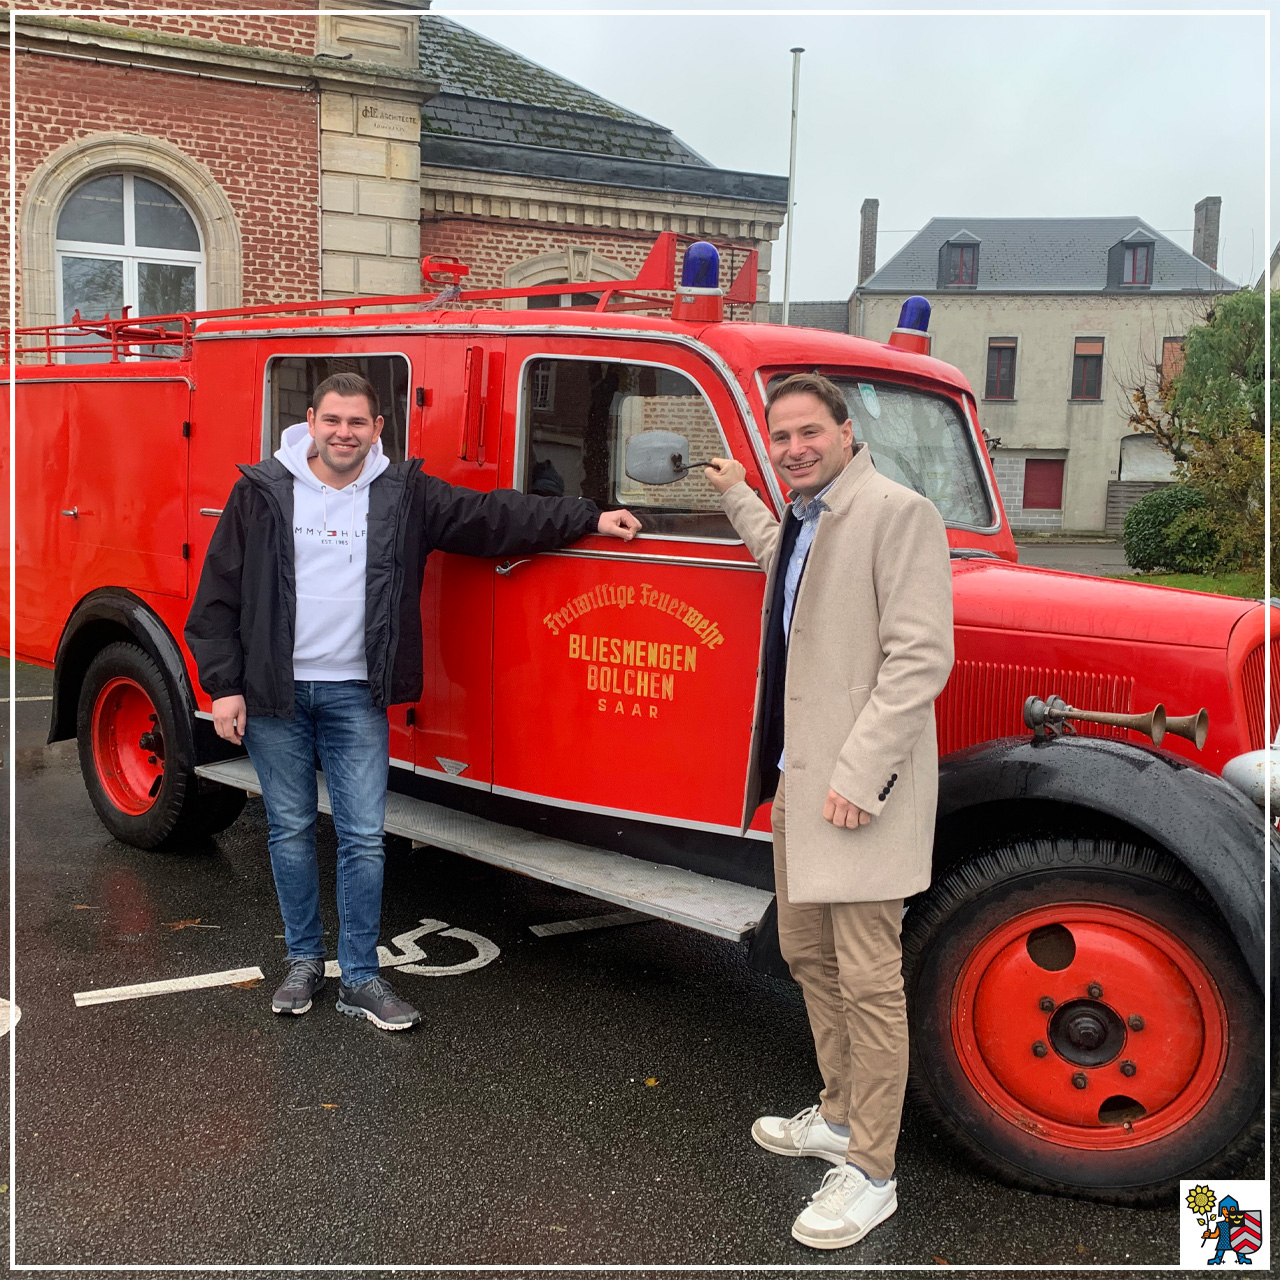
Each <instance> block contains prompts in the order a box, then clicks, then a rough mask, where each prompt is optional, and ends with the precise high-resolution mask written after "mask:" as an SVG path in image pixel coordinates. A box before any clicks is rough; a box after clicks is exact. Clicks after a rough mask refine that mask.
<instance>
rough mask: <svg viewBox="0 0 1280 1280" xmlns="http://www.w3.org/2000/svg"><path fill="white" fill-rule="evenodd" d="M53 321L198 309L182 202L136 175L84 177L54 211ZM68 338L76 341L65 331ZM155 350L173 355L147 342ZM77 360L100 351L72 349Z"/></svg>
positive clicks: (200, 268) (197, 271)
mask: <svg viewBox="0 0 1280 1280" xmlns="http://www.w3.org/2000/svg"><path fill="white" fill-rule="evenodd" d="M54 254H55V258H56V263H57V273H58V286H57V299H58V323H59V324H69V323H71V320H72V318H73V317H74V315H75V314H76V312H77V311H79V313H80V315H81V316H82V317H83V318H84V319H86V320H89V319H92V320H101V319H103V318H105V317H112V318H116V317H119V316H120V315H122V314H123V310H124V308H125V307H128V308H129V311H130V313H131V314H132V315H135V316H163V315H173V314H176V313H180V312H186V311H197V310H199V309H200V307H201V306H203V304H204V254H203V251H202V246H201V243H200V232H199V230H198V229H197V227H196V224H195V221H194V220H193V219H192V217H191V214H190V213H188V212H187V209H186V206H185V205H183V203H182V202H181V201H180V200H179V199H178V198H177V196H175V195H173V194H172V193H171V192H169V191H167V190H166V189H165V188H164V187H162V186H160V185H159V184H158V183H155V182H152V181H151V180H150V179H148V178H144V177H142V176H141V175H139V174H132V173H109V174H100V175H99V176H97V177H94V178H90V179H89V180H88V181H87V182H82V183H81V184H80V185H79V186H78V187H76V188H75V189H74V190H73V191H72V192H71V194H70V195H69V196H68V197H67V199H66V201H65V202H64V203H63V205H62V208H61V210H60V211H59V213H58V225H57V232H56V239H55V241H54ZM66 341H67V342H69V343H73V342H76V341H78V339H77V338H75V337H68V338H67V339H66ZM150 352H151V353H154V354H167V355H172V354H175V352H174V351H171V350H168V349H155V348H151V349H150ZM66 358H67V360H68V361H70V362H72V363H77V362H79V361H83V360H86V359H89V360H95V361H96V360H100V359H101V358H102V356H101V353H97V354H88V353H86V354H82V355H79V356H77V355H76V354H70V355H68V356H67V357H66Z"/></svg>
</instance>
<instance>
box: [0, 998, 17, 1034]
mask: <svg viewBox="0 0 1280 1280" xmlns="http://www.w3.org/2000/svg"><path fill="white" fill-rule="evenodd" d="M20 1017H22V1010H21V1009H19V1008H18V1006H17V1005H16V1004H10V1003H9V1002H8V1001H7V1000H0V1024H2V1025H0V1036H2V1035H4V1034H5V1032H7V1031H9V1030H11V1029H12V1028H13V1027H16V1026H17V1025H18V1019H19V1018H20Z"/></svg>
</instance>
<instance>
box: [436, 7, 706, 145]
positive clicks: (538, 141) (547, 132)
mask: <svg viewBox="0 0 1280 1280" xmlns="http://www.w3.org/2000/svg"><path fill="white" fill-rule="evenodd" d="M418 32H419V35H418V52H419V59H418V64H419V69H420V70H422V71H423V72H425V73H426V74H428V75H430V76H431V77H432V78H433V79H435V80H437V81H438V82H439V84H440V93H439V95H438V96H437V97H435V98H433V99H432V100H431V101H430V102H428V103H427V104H426V106H425V107H424V108H423V111H422V129H423V135H424V137H427V136H430V135H435V136H444V137H450V138H456V139H467V140H471V141H477V142H497V143H511V144H517V145H522V146H533V147H553V148H556V149H559V150H566V151H582V152H589V153H592V154H595V155H612V156H618V157H621V158H625V159H630V160H650V161H658V162H661V163H665V164H684V165H693V166H698V167H701V168H711V167H712V166H711V165H710V164H709V162H708V161H707V160H705V159H704V158H703V157H702V156H700V155H699V154H698V153H697V152H696V151H694V150H693V148H692V147H690V146H688V145H686V144H685V143H683V142H681V141H680V139H679V138H677V137H676V136H675V134H673V133H672V132H671V130H670V129H668V128H666V127H664V126H663V125H660V124H656V123H655V122H654V121H652V120H647V119H645V117H644V116H641V115H637V114H636V113H635V112H634V111H628V110H627V109H626V108H625V107H620V106H618V105H617V103H614V102H610V101H609V100H608V99H607V98H602V97H600V95H599V94H596V93H592V92H591V90H590V89H585V88H583V87H582V86H581V85H579V84H575V83H574V82H573V81H572V80H568V79H566V78H565V77H564V76H559V75H556V73H555V72H554V71H548V70H547V69H546V68H545V67H541V66H539V65H538V64H537V63H536V62H531V61H530V60H529V59H528V58H525V57H523V56H521V55H520V54H518V53H515V52H514V51H513V50H511V49H508V48H506V47H505V46H503V45H501V44H498V43H497V41H495V40H490V39H488V38H487V37H486V36H482V35H480V34H478V33H477V32H475V31H472V30H470V29H469V28H467V27H464V26H461V25H460V24H458V23H456V22H452V21H450V20H449V19H448V18H445V17H442V16H440V15H438V14H423V15H422V18H421V20H420V21H419V23H418Z"/></svg>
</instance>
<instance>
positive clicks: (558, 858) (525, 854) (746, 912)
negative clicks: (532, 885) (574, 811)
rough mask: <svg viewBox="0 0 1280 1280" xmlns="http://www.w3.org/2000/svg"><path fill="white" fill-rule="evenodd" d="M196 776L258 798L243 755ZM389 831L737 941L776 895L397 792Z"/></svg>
mask: <svg viewBox="0 0 1280 1280" xmlns="http://www.w3.org/2000/svg"><path fill="white" fill-rule="evenodd" d="M196 772H197V773H198V774H200V776H201V777H204V778H208V779H210V780H211V781H213V782H221V783H223V784H225V785H226V786H230V787H237V788H239V789H240V790H241V791H248V792H251V793H252V794H254V795H261V794H262V787H261V784H260V783H259V782H258V775H257V773H255V772H254V768H253V765H252V764H250V763H249V759H248V757H247V756H245V757H243V758H241V759H239V760H222V761H219V762H218V763H216V764H206V765H201V766H200V767H199V768H198V769H197V770H196ZM316 786H317V789H318V792H319V803H320V810H321V812H322V813H332V809H331V808H330V806H329V792H328V789H327V788H326V787H325V784H324V775H323V774H322V773H317V774H316ZM386 829H387V830H388V831H389V832H391V833H392V834H393V835H398V836H407V837H409V838H410V839H412V840H421V841H422V842H423V843H424V844H429V845H432V846H433V847H435V848H437V849H447V850H448V851H449V852H451V853H460V854H463V855H465V856H466V857H468V858H475V859H477V860H478V861H480V862H488V863H491V864H492V865H493V866H495V867H505V868H507V869H508V870H510V871H518V872H520V874H521V875H526V876H532V877H533V878H534V879H535V880H545V881H547V883H548V884H555V885H559V886H560V887H561V888H564V889H572V890H574V891H575V892H577V893H585V894H587V895H588V896H590V897H592V898H600V899H602V900H603V901H605V902H613V903H616V904H617V905H618V906H620V907H629V908H631V909H632V910H635V911H643V912H644V913H645V914H646V915H651V916H657V917H659V918H660V919H662V920H671V921H674V922H675V923H676V924H683V925H688V926H689V928H691V929H698V930H701V931H702V932H703V933H712V934H715V935H716V936H717V937H719V938H728V939H730V940H731V941H734V942H740V941H742V939H744V938H746V937H748V936H749V935H750V934H751V932H752V931H753V930H754V929H755V927H756V924H757V923H758V922H759V920H760V917H761V916H762V915H764V912H765V908H766V907H768V905H769V902H770V900H771V899H772V897H773V895H772V894H771V893H769V892H768V890H766V889H753V888H751V887H750V886H749V885H742V884H734V883H733V882H732V881H729V880H717V879H714V878H713V877H711V876H702V875H698V874H697V872H694V871H687V870H685V869H684V868H683V867H668V866H664V865H663V864H661V863H657V862H644V861H643V860H641V859H640V858H632V857H628V856H627V855H626V854H622V853H610V852H609V851H608V850H605V849H593V848H590V847H588V846H587V845H581V844H573V843H571V842H570V841H568V840H555V839H552V838H551V837H549V836H541V835H536V834H534V833H533V832H531V831H523V830H521V829H520V828H519V827H509V826H506V825H504V824H503V823H500V822H493V821H491V820H490V819H488V818H479V817H476V816H475V815H473V814H469V813H458V812H456V811H455V810H453V809H446V808H445V807H444V806H443V805H438V804H432V803H431V802H430V801H428V800H418V799H416V798H414V797H412V796H402V795H397V794H396V793H395V792H390V793H389V794H388V795H387V821H386Z"/></svg>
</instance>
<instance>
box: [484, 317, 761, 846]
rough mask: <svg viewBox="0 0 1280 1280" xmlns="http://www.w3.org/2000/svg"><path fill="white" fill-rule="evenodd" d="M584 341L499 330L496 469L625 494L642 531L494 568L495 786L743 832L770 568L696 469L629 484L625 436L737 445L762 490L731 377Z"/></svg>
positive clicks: (593, 493)
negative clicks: (499, 461)
mask: <svg viewBox="0 0 1280 1280" xmlns="http://www.w3.org/2000/svg"><path fill="white" fill-rule="evenodd" d="M593 341H595V340H592V339H587V341H586V342H584V341H583V340H582V339H581V338H577V339H572V338H569V337H563V338H562V337H559V336H557V337H555V338H553V339H546V338H538V337H528V338H516V337H512V338H511V339H510V340H509V343H508V353H507V369H508V374H507V399H508V403H515V402H516V401H517V400H518V409H517V414H516V417H517V418H518V421H517V423H516V424H515V425H516V426H517V431H516V435H515V441H514V448H513V450H512V451H511V452H512V457H511V465H512V469H511V470H510V471H506V470H504V473H503V479H504V482H507V483H512V484H513V485H514V487H515V488H518V489H524V490H526V491H528V492H542V493H549V494H550V493H561V492H563V493H564V494H566V495H570V496H572V495H585V496H587V497H591V498H593V499H595V500H596V501H597V502H599V503H600V505H601V506H612V507H618V506H627V507H629V508H630V509H631V510H632V511H634V512H635V514H636V515H637V516H638V517H639V519H640V520H641V521H642V522H643V523H644V526H645V536H643V537H640V538H637V539H636V540H634V541H632V542H629V543H623V542H620V541H617V540H615V539H610V538H601V537H589V538H585V539H583V540H582V541H581V542H580V543H578V544H576V545H575V546H574V547H572V548H568V549H565V550H563V551H557V552H549V553H544V554H541V555H537V556H533V557H530V558H529V559H528V562H527V563H526V562H523V561H520V562H515V563H513V565H512V567H511V569H510V571H509V572H507V573H506V574H503V575H495V588H496V590H495V600H494V674H493V688H494V710H493V716H494V745H493V754H494V790H495V792H499V793H502V794H508V795H515V796H520V797H524V798H530V799H538V800H543V801H545V802H548V803H552V804H555V805H558V806H561V807H566V808H574V809H587V810H592V811H596V812H608V813H615V814H619V815H620V816H629V817H635V818H640V819H647V820H651V821H657V822H661V823H665V824H670V825H678V826H684V827H694V828H700V829H703V830H715V831H722V832H730V831H736V830H737V829H738V823H739V820H740V817H741V811H742V795H743V784H744V780H745V774H746V766H747V755H748V748H749V741H750V727H751V714H752V705H753V695H754V690H755V671H756V655H757V647H758V641H759V634H760V602H761V596H762V592H763V585H764V575H763V574H762V573H760V571H759V570H758V569H757V567H756V565H755V562H754V561H753V560H752V559H751V556H750V555H749V553H748V552H747V550H746V548H745V547H744V546H743V545H742V543H741V542H740V541H739V540H738V538H737V536H736V534H735V533H734V532H733V530H732V528H731V526H730V525H729V523H728V521H727V520H726V519H725V517H724V516H723V514H722V513H721V509H720V504H719V499H718V497H717V496H716V494H715V493H714V491H713V490H712V489H711V486H710V485H709V484H708V483H707V481H706V479H705V478H704V477H703V475H702V473H701V471H700V470H698V469H695V470H694V471H693V472H692V473H691V474H690V475H689V476H687V477H686V478H684V479H682V480H680V481H678V482H677V483H675V484H672V485H666V486H661V487H659V486H649V485H642V484H639V483H637V482H635V481H633V480H631V479H630V478H628V477H627V476H626V474H625V471H624V469H623V458H624V456H625V449H626V441H627V439H629V438H630V437H631V436H632V435H634V434H636V433H637V432H642V431H647V430H666V431H674V432H676V433H678V434H679V435H682V436H683V437H685V438H686V439H687V440H688V442H689V445H690V450H691V455H692V456H691V457H689V458H688V460H689V461H693V460H701V459H705V458H709V457H712V456H717V455H724V454H729V453H732V454H733V455H734V456H737V457H738V458H740V459H741V460H742V461H743V463H744V464H745V465H746V467H747V472H748V482H749V483H751V484H752V485H753V486H754V487H755V488H756V489H757V490H759V491H761V492H764V488H765V487H764V485H763V483H762V481H761V478H760V475H759V471H758V469H757V466H756V463H755V460H754V458H753V457H752V454H751V450H750V449H749V448H748V447H747V443H746V437H745V434H744V428H743V424H742V422H741V419H740V417H739V414H738V410H737V408H736V406H735V401H734V399H733V397H732V395H731V393H730V392H729V391H728V390H727V389H726V388H725V386H724V385H723V384H722V383H721V381H720V379H719V378H718V376H717V375H716V373H715V372H714V370H713V369H712V368H711V367H710V366H709V365H707V364H705V363H704V362H703V361H702V359H701V358H700V357H699V356H697V355H696V354H695V353H693V352H690V351H688V350H687V349H685V348H682V347H679V346H676V345H674V344H672V345H665V344H658V343H653V342H645V341H640V340H627V339H621V338H614V339H610V340H608V341H607V342H606V341H603V340H601V341H599V342H598V344H597V346H596V347H595V348H593V346H592V343H593ZM593 350H594V352H595V353H594V354H588V353H592V352H593ZM505 461H506V460H505V459H504V465H505Z"/></svg>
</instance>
